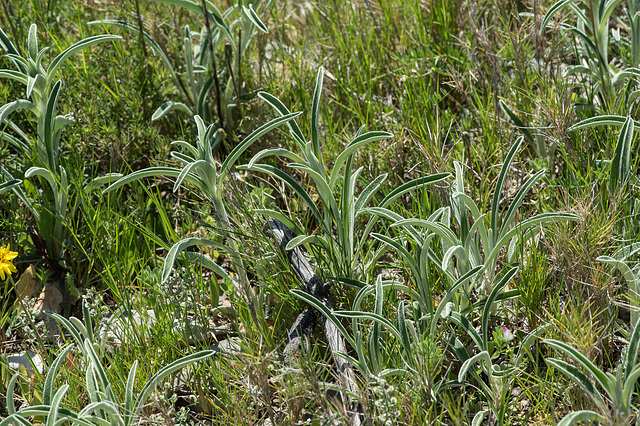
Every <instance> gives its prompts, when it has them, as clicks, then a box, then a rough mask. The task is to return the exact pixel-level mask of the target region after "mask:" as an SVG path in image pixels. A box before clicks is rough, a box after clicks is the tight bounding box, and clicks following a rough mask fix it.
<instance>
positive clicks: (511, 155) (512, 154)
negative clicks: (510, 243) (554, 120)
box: [486, 137, 523, 263]
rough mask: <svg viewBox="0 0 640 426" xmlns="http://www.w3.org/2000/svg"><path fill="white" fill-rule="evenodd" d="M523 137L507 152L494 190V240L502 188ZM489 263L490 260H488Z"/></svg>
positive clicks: (492, 206) (492, 216) (495, 238)
mask: <svg viewBox="0 0 640 426" xmlns="http://www.w3.org/2000/svg"><path fill="white" fill-rule="evenodd" d="M522 141H523V137H519V138H518V139H517V140H516V141H515V143H514V144H513V146H512V147H511V149H510V150H509V153H507V156H506V158H505V159H504V163H503V164H502V168H501V169H500V175H499V176H498V181H497V182H496V187H495V188H494V190H493V199H492V201H491V226H490V228H491V231H492V232H493V238H492V241H496V240H497V239H498V221H499V219H500V201H501V199H502V189H503V188H504V182H505V180H506V179H507V173H509V168H510V167H511V163H512V162H513V158H514V157H515V156H516V154H517V153H518V151H519V150H520V147H522ZM486 263H489V262H486Z"/></svg>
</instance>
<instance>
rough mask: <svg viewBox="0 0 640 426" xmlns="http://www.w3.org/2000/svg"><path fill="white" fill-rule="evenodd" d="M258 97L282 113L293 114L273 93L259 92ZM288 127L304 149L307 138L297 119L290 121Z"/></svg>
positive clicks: (299, 145)
mask: <svg viewBox="0 0 640 426" xmlns="http://www.w3.org/2000/svg"><path fill="white" fill-rule="evenodd" d="M258 97H259V98H261V99H263V100H265V101H266V102H267V103H268V104H269V105H271V106H272V107H273V109H275V110H276V111H277V112H278V113H279V114H280V115H288V114H291V111H289V109H288V108H287V107H286V106H285V105H284V104H283V103H282V102H281V101H280V99H278V98H276V97H275V96H273V95H272V94H271V93H267V92H259V93H258ZM287 127H289V132H290V133H291V136H293V138H294V139H295V140H296V142H297V143H298V147H299V148H300V149H301V150H303V151H304V145H305V138H304V135H303V134H302V130H300V126H298V123H297V122H296V121H295V120H292V121H288V122H287Z"/></svg>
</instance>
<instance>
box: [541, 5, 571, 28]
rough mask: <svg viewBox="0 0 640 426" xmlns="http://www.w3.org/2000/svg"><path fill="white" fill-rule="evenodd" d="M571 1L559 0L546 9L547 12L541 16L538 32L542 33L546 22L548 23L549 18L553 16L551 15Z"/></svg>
mask: <svg viewBox="0 0 640 426" xmlns="http://www.w3.org/2000/svg"><path fill="white" fill-rule="evenodd" d="M573 1H574V0H559V1H558V2H557V3H555V4H554V5H553V6H551V7H550V8H549V10H547V13H546V14H545V15H544V18H542V23H541V24H540V34H542V33H543V32H544V31H545V30H546V28H547V24H548V23H549V21H550V20H551V18H553V16H554V15H555V14H556V13H558V11H560V10H561V9H562V8H563V7H565V6H566V5H568V4H570V3H572V2H573Z"/></svg>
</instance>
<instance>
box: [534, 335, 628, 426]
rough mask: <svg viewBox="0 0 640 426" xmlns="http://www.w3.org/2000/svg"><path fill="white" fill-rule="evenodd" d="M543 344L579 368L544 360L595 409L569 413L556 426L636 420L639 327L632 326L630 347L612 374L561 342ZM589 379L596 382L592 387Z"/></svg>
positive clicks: (565, 363)
mask: <svg viewBox="0 0 640 426" xmlns="http://www.w3.org/2000/svg"><path fill="white" fill-rule="evenodd" d="M543 343H545V344H547V345H549V346H551V347H552V348H554V349H556V350H557V351H559V352H560V353H562V354H563V355H565V356H567V357H568V358H570V359H571V360H572V361H574V362H575V363H576V364H577V365H578V366H579V367H576V366H575V365H573V364H570V363H568V362H566V361H563V360H560V359H557V358H547V359H546V361H547V364H549V365H550V366H551V367H553V368H555V369H557V370H559V371H561V372H562V373H563V374H564V375H565V376H567V378H569V379H570V380H571V381H572V382H574V383H575V384H576V385H578V386H579V387H580V388H581V389H582V390H583V391H584V392H585V393H586V394H587V395H588V396H589V398H590V399H591V401H593V403H594V404H595V406H596V409H597V410H598V411H593V410H580V411H575V412H572V413H569V414H567V415H566V416H565V417H564V418H563V419H562V420H561V421H560V422H559V423H558V425H559V426H567V425H572V424H575V423H577V422H579V421H585V422H589V421H594V422H600V423H603V424H610V425H629V424H631V420H632V419H633V418H634V417H635V418H636V419H637V417H638V413H637V412H634V409H633V407H632V404H631V400H632V398H633V395H634V391H635V387H636V383H637V381H638V378H640V364H638V348H639V347H640V326H638V323H636V324H635V325H634V327H633V332H632V333H631V337H630V339H629V345H628V346H627V347H626V348H625V350H624V353H623V357H622V360H621V362H620V364H618V366H617V367H616V369H615V371H614V372H613V373H610V372H604V371H602V370H600V369H599V368H598V367H596V365H595V364H594V363H593V362H591V361H590V360H589V359H588V358H587V357H586V356H584V355H583V354H582V353H580V352H579V351H578V350H576V349H575V348H573V347H572V346H570V345H568V344H566V343H564V342H560V341H558V340H553V339H548V340H544V341H543ZM592 379H593V380H595V385H594V382H593V381H592ZM598 388H600V390H599V389H598ZM603 391H604V392H603Z"/></svg>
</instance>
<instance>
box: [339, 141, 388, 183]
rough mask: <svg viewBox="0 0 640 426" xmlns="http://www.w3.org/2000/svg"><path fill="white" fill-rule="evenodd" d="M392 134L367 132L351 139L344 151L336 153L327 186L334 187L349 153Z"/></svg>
mask: <svg viewBox="0 0 640 426" xmlns="http://www.w3.org/2000/svg"><path fill="white" fill-rule="evenodd" d="M392 137H393V134H392V133H388V132H368V133H365V134H363V135H360V136H358V137H356V138H355V139H353V140H352V141H351V142H349V144H348V145H347V146H346V147H345V149H344V151H342V152H341V153H340V155H338V157H337V158H336V160H335V163H334V164H333V169H332V170H331V179H330V181H329V186H330V187H331V188H334V187H335V186H336V183H337V182H338V178H339V177H340V176H341V174H342V172H341V169H342V166H343V165H344V163H345V162H346V161H347V158H349V156H350V155H351V154H353V153H354V152H355V151H356V150H357V149H358V148H361V147H363V146H365V145H367V144H370V143H372V142H377V141H380V140H383V139H388V138H392Z"/></svg>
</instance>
